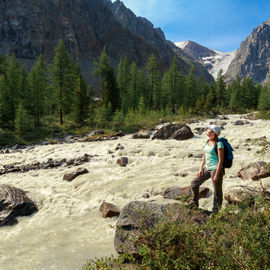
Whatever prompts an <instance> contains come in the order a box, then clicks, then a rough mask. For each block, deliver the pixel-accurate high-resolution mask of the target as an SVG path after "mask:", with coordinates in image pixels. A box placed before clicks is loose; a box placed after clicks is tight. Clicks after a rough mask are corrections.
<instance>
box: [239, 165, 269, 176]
mask: <svg viewBox="0 0 270 270" xmlns="http://www.w3.org/2000/svg"><path fill="white" fill-rule="evenodd" d="M237 175H238V177H241V178H242V179H244V180H249V179H251V180H258V179H260V178H265V177H268V176H270V169H269V168H268V167H267V164H266V162H264V161H259V162H254V163H250V164H248V165H247V166H246V167H244V168H242V169H241V170H240V171H239V172H238V173H237Z"/></svg>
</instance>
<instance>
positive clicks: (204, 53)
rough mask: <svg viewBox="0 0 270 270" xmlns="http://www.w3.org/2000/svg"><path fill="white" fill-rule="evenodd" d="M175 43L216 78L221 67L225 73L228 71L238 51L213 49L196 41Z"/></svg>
mask: <svg viewBox="0 0 270 270" xmlns="http://www.w3.org/2000/svg"><path fill="white" fill-rule="evenodd" d="M175 45H176V46H178V47H179V48H181V49H182V50H183V51H184V52H185V53H186V54H187V55H189V56H190V57H192V58H193V59H194V60H196V61H198V62H200V63H201V64H202V65H203V66H204V67H205V68H206V69H207V70H208V72H209V73H210V74H211V75H212V76H213V77H214V78H215V79H216V78H217V75H218V72H219V70H220V69H222V70H223V74H224V73H226V71H227V69H228V67H229V65H230V63H231V62H232V60H233V59H234V57H235V53H236V51H232V52H227V53H225V52H220V51H217V50H211V49H208V48H206V47H204V46H202V45H200V44H198V43H196V42H194V41H183V42H177V43H175Z"/></svg>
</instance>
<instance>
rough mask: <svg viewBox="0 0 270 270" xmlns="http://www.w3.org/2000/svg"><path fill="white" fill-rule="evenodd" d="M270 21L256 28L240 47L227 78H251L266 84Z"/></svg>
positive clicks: (269, 49) (269, 48)
mask: <svg viewBox="0 0 270 270" xmlns="http://www.w3.org/2000/svg"><path fill="white" fill-rule="evenodd" d="M269 42H270V19H268V20H267V21H266V22H265V23H262V24H261V25H260V26H258V27H257V28H255V29H254V30H253V32H252V33H251V35H250V36H249V37H247V38H246V39H245V40H244V41H243V42H242V43H241V45H240V48H239V49H238V50H237V52H236V56H235V58H234V60H233V61H232V63H231V64H230V66H229V68H228V71H227V73H226V74H225V78H226V81H227V82H231V81H232V80H234V79H235V78H236V77H237V76H239V77H240V78H244V77H251V78H253V80H254V82H255V83H263V84H264V83H266V81H268V76H269V64H270V44H269Z"/></svg>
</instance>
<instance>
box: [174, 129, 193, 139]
mask: <svg viewBox="0 0 270 270" xmlns="http://www.w3.org/2000/svg"><path fill="white" fill-rule="evenodd" d="M193 137H194V134H193V132H192V131H191V128H190V127H189V126H184V127H182V128H181V129H179V130H177V131H175V132H174V134H173V135H172V138H173V139H175V140H179V141H180V140H188V139H191V138H193Z"/></svg>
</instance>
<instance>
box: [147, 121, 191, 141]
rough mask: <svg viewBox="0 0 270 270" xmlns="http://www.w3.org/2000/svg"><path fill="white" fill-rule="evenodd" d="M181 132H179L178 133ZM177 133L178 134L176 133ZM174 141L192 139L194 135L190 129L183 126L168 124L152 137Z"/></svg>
mask: <svg viewBox="0 0 270 270" xmlns="http://www.w3.org/2000/svg"><path fill="white" fill-rule="evenodd" d="M180 130H181V131H180ZM177 131H179V132H177ZM173 136H174V139H176V140H185V139H189V138H192V137H193V136H194V134H193V133H192V131H191V129H190V127H188V126H187V125H185V124H168V125H165V126H163V127H162V128H161V129H159V130H158V131H157V132H156V133H155V134H154V135H153V137H152V140H154V139H161V140H166V139H172V138H173Z"/></svg>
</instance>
